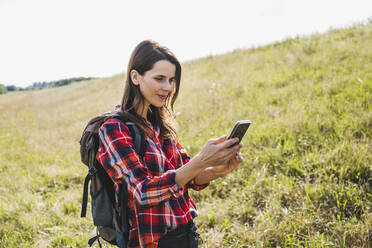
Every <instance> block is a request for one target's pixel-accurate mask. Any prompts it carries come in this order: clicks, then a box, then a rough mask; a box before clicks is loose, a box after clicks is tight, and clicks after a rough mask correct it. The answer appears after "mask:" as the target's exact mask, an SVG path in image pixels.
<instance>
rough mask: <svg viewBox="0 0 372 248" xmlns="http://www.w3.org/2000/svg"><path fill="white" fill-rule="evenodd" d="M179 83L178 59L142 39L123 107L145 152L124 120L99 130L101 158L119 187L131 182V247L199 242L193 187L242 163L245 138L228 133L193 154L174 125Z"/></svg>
mask: <svg viewBox="0 0 372 248" xmlns="http://www.w3.org/2000/svg"><path fill="white" fill-rule="evenodd" d="M180 81H181V66H180V63H179V62H178V60H177V59H176V57H175V56H174V55H173V54H172V53H171V52H170V51H169V50H168V49H167V48H165V47H163V46H160V45H159V44H158V43H156V42H154V41H150V40H146V41H143V42H141V43H140V44H139V45H138V46H137V47H136V48H135V49H134V51H133V53H132V56H131V58H130V60H129V64H128V70H127V77H126V84H125V89H124V96H123V99H122V103H121V106H120V112H121V114H122V115H124V116H125V117H126V118H128V119H130V120H131V121H133V122H135V123H136V124H137V126H138V127H139V128H140V129H141V131H142V133H143V134H144V136H145V140H146V153H145V156H144V158H139V156H138V154H137V153H136V151H135V149H134V146H133V143H132V138H131V136H130V131H129V129H128V127H127V126H126V125H125V124H124V123H123V122H121V121H120V120H118V119H109V120H107V121H106V122H105V123H104V124H103V125H102V127H101V129H100V132H99V137H100V145H99V149H98V153H97V159H98V161H99V162H100V163H101V164H102V165H103V167H104V168H105V169H106V171H107V173H108V174H109V176H110V177H111V178H112V180H113V182H114V185H115V189H118V185H120V184H121V183H126V184H127V187H128V192H129V223H130V226H131V228H130V233H129V244H128V247H159V248H165V247H178V248H183V247H198V244H197V241H198V240H197V239H198V234H197V233H196V231H195V230H196V228H195V226H194V224H193V218H195V217H196V216H197V211H196V208H195V204H194V202H193V201H192V200H191V198H190V196H189V194H188V189H189V188H192V189H194V190H201V189H203V188H205V187H207V186H208V184H209V182H210V181H212V180H214V179H216V178H218V177H221V176H224V175H226V174H228V173H229V172H231V171H232V170H233V169H235V168H236V167H237V166H238V164H239V163H241V162H242V158H241V157H240V155H239V150H240V148H241V147H242V144H236V143H237V142H238V139H237V138H235V139H230V140H226V136H223V137H220V138H218V139H212V140H209V141H208V142H207V144H206V145H205V146H204V147H203V149H202V150H201V151H200V153H198V154H197V155H196V156H195V157H194V158H192V159H190V157H189V156H188V155H187V153H186V151H185V149H184V148H183V147H182V146H181V144H180V143H179V142H178V137H177V132H176V130H175V128H174V127H173V125H172V121H173V117H174V115H173V105H174V103H175V101H176V99H177V95H178V91H179V87H180ZM232 145H233V146H232Z"/></svg>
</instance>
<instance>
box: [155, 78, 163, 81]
mask: <svg viewBox="0 0 372 248" xmlns="http://www.w3.org/2000/svg"><path fill="white" fill-rule="evenodd" d="M155 80H156V81H158V82H161V81H162V80H163V78H162V77H156V78H155Z"/></svg>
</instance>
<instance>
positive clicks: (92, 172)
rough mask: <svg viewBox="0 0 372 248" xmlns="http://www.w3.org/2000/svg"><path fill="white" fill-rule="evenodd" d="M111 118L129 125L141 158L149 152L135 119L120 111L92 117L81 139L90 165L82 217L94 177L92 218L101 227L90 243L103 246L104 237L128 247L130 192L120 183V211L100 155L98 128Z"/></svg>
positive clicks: (82, 151)
mask: <svg viewBox="0 0 372 248" xmlns="http://www.w3.org/2000/svg"><path fill="white" fill-rule="evenodd" d="M110 118H116V119H119V120H120V121H122V122H123V123H125V124H126V125H127V126H128V128H129V130H130V133H131V137H132V139H133V144H134V146H135V149H136V152H137V153H138V154H139V157H140V158H141V159H142V158H143V156H144V153H145V139H144V137H143V135H142V133H141V132H140V130H139V129H138V127H137V126H136V125H135V124H134V123H133V122H130V121H128V120H126V119H125V118H124V117H123V116H122V115H121V114H120V113H119V112H115V111H114V112H109V113H104V114H102V115H99V116H96V117H94V118H93V119H91V120H90V121H89V122H88V124H87V125H86V127H85V129H84V132H83V134H82V137H81V139H80V155H81V161H82V162H83V163H84V164H85V165H87V166H88V168H89V170H88V175H87V176H86V177H85V181H84V192H83V201H82V207H81V217H85V216H86V211H87V203H88V185H89V181H91V184H90V195H91V206H92V218H93V223H94V225H95V226H96V227H97V235H96V236H94V237H93V238H91V239H89V241H88V244H89V246H92V245H93V243H94V242H95V241H96V240H97V241H98V243H99V246H100V247H102V246H101V242H100V240H99V238H100V237H102V238H103V239H104V240H106V241H107V242H109V243H110V244H113V245H117V246H118V247H120V248H126V247H127V244H128V237H129V220H128V192H127V188H126V184H125V183H123V184H121V185H120V188H119V211H116V207H115V204H116V203H115V191H114V184H113V181H112V179H111V178H110V177H109V175H108V174H107V173H106V171H105V169H104V168H103V167H102V165H101V164H100V163H99V162H98V161H97V159H96V154H97V150H98V145H99V138H98V130H99V128H100V127H101V126H102V124H103V123H104V122H105V121H106V120H108V119H110Z"/></svg>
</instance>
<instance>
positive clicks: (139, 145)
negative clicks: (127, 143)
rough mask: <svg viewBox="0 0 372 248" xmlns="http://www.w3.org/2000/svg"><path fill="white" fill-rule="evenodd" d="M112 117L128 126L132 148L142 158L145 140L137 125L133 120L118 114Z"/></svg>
mask: <svg viewBox="0 0 372 248" xmlns="http://www.w3.org/2000/svg"><path fill="white" fill-rule="evenodd" d="M112 118H115V119H118V120H120V121H122V122H123V123H124V124H125V125H126V126H127V127H128V128H129V132H130V135H131V137H132V140H133V145H134V149H135V150H136V152H137V153H138V155H139V157H140V158H141V159H143V157H144V156H145V151H146V141H145V137H144V136H143V134H142V132H141V131H140V129H139V128H138V127H137V125H136V124H135V123H134V122H132V121H129V120H127V119H125V118H124V117H123V116H121V115H120V114H116V115H113V116H112Z"/></svg>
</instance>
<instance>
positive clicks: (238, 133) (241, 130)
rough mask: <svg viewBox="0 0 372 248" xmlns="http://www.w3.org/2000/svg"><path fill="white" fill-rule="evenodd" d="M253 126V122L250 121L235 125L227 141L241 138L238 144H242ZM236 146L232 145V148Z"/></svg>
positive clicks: (242, 121) (238, 122)
mask: <svg viewBox="0 0 372 248" xmlns="http://www.w3.org/2000/svg"><path fill="white" fill-rule="evenodd" d="M251 124H252V122H251V121H250V120H240V121H237V122H236V123H235V125H234V127H233V129H232V130H231V133H230V135H229V137H228V138H227V139H232V138H235V137H238V138H239V142H238V143H240V142H241V141H242V139H243V137H244V135H245V133H246V132H247V130H248V128H249V126H250V125H251ZM236 144H237V143H235V144H234V145H236ZM234 145H232V146H234ZM230 147H231V146H230Z"/></svg>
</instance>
